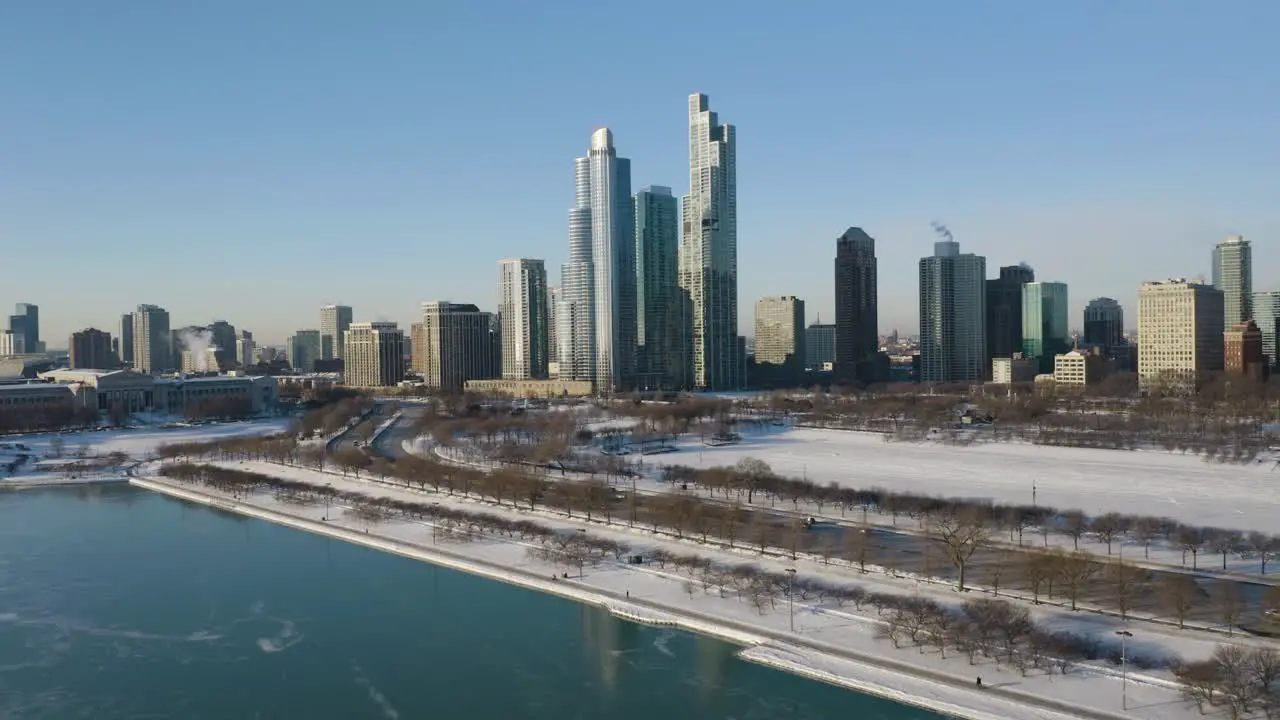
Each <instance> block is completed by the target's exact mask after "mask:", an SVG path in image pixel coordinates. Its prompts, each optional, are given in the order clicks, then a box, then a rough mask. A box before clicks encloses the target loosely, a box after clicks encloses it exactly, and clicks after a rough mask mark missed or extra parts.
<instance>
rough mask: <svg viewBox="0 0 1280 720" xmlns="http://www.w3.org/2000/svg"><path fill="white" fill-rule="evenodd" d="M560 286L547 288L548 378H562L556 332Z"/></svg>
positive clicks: (558, 335) (558, 338)
mask: <svg viewBox="0 0 1280 720" xmlns="http://www.w3.org/2000/svg"><path fill="white" fill-rule="evenodd" d="M562 299H563V297H562V296H561V294H560V286H559V285H548V286H547V377H549V378H557V377H559V376H560V334H559V333H558V332H557V331H556V323H557V322H558V320H557V318H559V315H560V313H559V308H560V302H561V300H562Z"/></svg>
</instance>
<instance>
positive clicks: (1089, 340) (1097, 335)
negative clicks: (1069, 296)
mask: <svg viewBox="0 0 1280 720" xmlns="http://www.w3.org/2000/svg"><path fill="white" fill-rule="evenodd" d="M1084 342H1085V344H1087V345H1097V346H1100V347H1104V348H1112V347H1116V346H1117V345H1121V344H1123V343H1124V308H1122V307H1120V303H1118V302H1116V301H1115V300H1113V299H1112V298H1108V297H1100V298H1094V299H1092V300H1090V301H1089V304H1088V305H1086V306H1085V308H1084Z"/></svg>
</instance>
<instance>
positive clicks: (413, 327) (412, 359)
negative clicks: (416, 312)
mask: <svg viewBox="0 0 1280 720" xmlns="http://www.w3.org/2000/svg"><path fill="white" fill-rule="evenodd" d="M426 360H427V330H426V326H425V325H423V324H422V323H420V322H416V323H411V324H410V325H409V369H410V370H411V371H413V373H414V374H415V375H419V376H421V375H422V371H423V370H425V369H426Z"/></svg>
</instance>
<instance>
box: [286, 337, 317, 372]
mask: <svg viewBox="0 0 1280 720" xmlns="http://www.w3.org/2000/svg"><path fill="white" fill-rule="evenodd" d="M323 342H324V334H323V333H322V332H321V331H319V330H295V331H294V332H293V335H291V336H289V342H288V343H287V344H286V345H285V350H286V351H287V352H288V358H289V367H291V368H293V369H294V370H295V371H297V372H300V373H309V372H315V369H316V361H317V360H322V359H324V351H323Z"/></svg>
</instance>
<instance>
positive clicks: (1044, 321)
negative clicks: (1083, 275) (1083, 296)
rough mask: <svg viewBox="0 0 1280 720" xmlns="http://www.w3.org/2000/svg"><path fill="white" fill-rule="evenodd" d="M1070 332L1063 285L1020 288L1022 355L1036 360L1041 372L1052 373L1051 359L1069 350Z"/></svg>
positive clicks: (1065, 292)
mask: <svg viewBox="0 0 1280 720" xmlns="http://www.w3.org/2000/svg"><path fill="white" fill-rule="evenodd" d="M1070 332H1071V331H1070V329H1069V325H1068V321H1067V284H1066V283H1060V282H1029V283H1027V284H1026V285H1023V286H1022V352H1023V354H1024V355H1026V356H1027V357H1033V358H1036V363H1037V365H1038V366H1039V369H1040V372H1042V373H1051V372H1053V358H1054V357H1055V356H1056V355H1059V354H1061V353H1065V352H1067V351H1068V350H1070V349H1071V337H1070Z"/></svg>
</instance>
